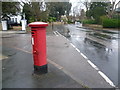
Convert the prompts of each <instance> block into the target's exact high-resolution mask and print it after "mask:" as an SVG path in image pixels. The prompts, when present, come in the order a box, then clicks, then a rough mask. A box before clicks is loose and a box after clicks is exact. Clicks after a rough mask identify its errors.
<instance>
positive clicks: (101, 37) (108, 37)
mask: <svg viewBox="0 0 120 90" xmlns="http://www.w3.org/2000/svg"><path fill="white" fill-rule="evenodd" d="M89 35H91V36H94V37H97V38H99V39H103V40H110V39H116V38H115V37H113V36H110V35H107V34H103V33H90V34H89Z"/></svg>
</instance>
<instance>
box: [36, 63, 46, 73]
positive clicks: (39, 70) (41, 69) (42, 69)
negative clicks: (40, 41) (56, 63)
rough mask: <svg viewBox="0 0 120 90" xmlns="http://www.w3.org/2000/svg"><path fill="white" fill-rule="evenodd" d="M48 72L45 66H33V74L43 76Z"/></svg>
mask: <svg viewBox="0 0 120 90" xmlns="http://www.w3.org/2000/svg"><path fill="white" fill-rule="evenodd" d="M47 72H48V68H47V64H46V65H43V66H36V65H34V73H35V74H45V73H47Z"/></svg>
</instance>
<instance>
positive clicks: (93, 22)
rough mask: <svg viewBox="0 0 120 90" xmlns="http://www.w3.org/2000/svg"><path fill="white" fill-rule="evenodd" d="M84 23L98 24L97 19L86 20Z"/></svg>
mask: <svg viewBox="0 0 120 90" xmlns="http://www.w3.org/2000/svg"><path fill="white" fill-rule="evenodd" d="M83 24H96V22H95V20H84V21H83Z"/></svg>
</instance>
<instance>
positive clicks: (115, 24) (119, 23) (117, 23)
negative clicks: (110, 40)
mask: <svg viewBox="0 0 120 90" xmlns="http://www.w3.org/2000/svg"><path fill="white" fill-rule="evenodd" d="M102 26H103V27H104V28H120V20H118V19H109V18H106V19H103V20H102Z"/></svg>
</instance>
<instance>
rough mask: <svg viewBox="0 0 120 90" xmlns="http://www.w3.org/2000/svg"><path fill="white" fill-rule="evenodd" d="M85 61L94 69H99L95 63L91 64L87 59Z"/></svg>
mask: <svg viewBox="0 0 120 90" xmlns="http://www.w3.org/2000/svg"><path fill="white" fill-rule="evenodd" d="M87 62H88V63H89V64H90V65H91V66H92V67H93V68H94V69H95V70H97V71H98V70H99V69H98V67H97V66H96V65H95V64H93V63H92V62H91V61H90V60H87Z"/></svg>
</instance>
